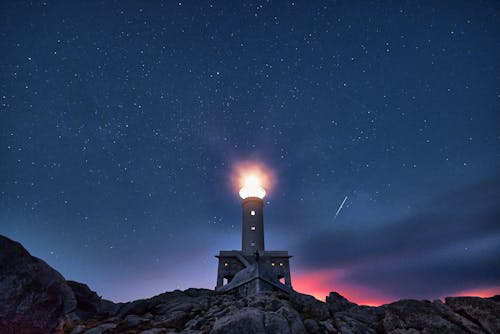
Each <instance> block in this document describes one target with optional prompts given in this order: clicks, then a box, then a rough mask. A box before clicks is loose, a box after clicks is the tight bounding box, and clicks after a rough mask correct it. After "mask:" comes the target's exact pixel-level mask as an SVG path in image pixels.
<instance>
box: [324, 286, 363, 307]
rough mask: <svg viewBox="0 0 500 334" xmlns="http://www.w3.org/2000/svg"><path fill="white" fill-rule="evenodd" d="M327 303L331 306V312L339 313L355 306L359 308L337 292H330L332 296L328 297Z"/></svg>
mask: <svg viewBox="0 0 500 334" xmlns="http://www.w3.org/2000/svg"><path fill="white" fill-rule="evenodd" d="M326 303H327V304H328V305H329V306H330V310H331V311H332V312H339V311H344V310H347V309H349V308H351V307H353V306H357V305H356V304H354V303H351V302H350V301H348V300H347V299H346V298H344V297H343V296H342V295H340V294H339V293H337V292H333V291H332V292H330V294H329V295H328V296H327V297H326Z"/></svg>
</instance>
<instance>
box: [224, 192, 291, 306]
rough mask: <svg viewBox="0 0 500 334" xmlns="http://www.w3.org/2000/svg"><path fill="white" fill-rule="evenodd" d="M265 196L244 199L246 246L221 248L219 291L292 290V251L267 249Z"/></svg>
mask: <svg viewBox="0 0 500 334" xmlns="http://www.w3.org/2000/svg"><path fill="white" fill-rule="evenodd" d="M263 205H264V203H263V200H262V198H259V197H247V198H244V199H243V203H242V208H243V210H242V211H243V219H242V250H230V251H220V252H219V255H217V256H216V257H217V258H218V259H219V267H218V270H217V285H216V287H215V290H217V291H236V292H238V294H240V295H242V296H247V295H251V294H255V293H259V292H263V291H278V290H279V291H284V292H287V293H290V292H292V291H293V290H292V282H291V277H290V263H289V259H290V258H291V256H290V255H288V251H266V250H264V221H263Z"/></svg>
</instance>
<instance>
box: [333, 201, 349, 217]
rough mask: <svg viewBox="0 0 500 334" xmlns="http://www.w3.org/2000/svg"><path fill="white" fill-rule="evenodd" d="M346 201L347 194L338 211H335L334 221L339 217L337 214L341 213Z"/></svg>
mask: <svg viewBox="0 0 500 334" xmlns="http://www.w3.org/2000/svg"><path fill="white" fill-rule="evenodd" d="M345 201H347V195H346V196H345V198H344V200H343V201H342V203H341V204H340V206H339V208H338V210H337V212H336V213H335V217H333V221H335V219H337V216H338V215H339V213H340V210H342V208H343V207H344V203H345Z"/></svg>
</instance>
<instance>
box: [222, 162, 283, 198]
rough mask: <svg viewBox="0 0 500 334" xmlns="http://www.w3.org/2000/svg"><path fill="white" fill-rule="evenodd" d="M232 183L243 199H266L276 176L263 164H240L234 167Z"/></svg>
mask: <svg viewBox="0 0 500 334" xmlns="http://www.w3.org/2000/svg"><path fill="white" fill-rule="evenodd" d="M231 181H232V184H233V186H234V188H235V189H236V190H237V191H238V192H239V195H240V197H241V198H243V199H244V198H247V197H259V198H264V196H265V195H266V193H267V192H268V191H269V190H270V189H271V187H272V185H273V184H274V174H273V172H272V171H271V170H270V169H268V168H266V167H265V166H264V165H262V164H259V163H255V162H240V163H237V164H236V165H235V166H234V167H233V172H232V176H231Z"/></svg>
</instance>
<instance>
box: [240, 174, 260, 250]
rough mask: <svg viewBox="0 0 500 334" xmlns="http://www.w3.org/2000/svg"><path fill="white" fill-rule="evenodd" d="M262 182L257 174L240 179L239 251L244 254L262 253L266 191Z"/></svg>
mask: <svg viewBox="0 0 500 334" xmlns="http://www.w3.org/2000/svg"><path fill="white" fill-rule="evenodd" d="M262 183H263V180H262V178H261V177H259V175H257V174H247V175H244V176H243V177H242V185H243V186H242V188H241V189H240V197H241V198H242V199H243V201H242V204H241V206H242V209H243V210H242V214H243V219H242V221H243V228H242V238H241V249H242V251H243V253H245V254H254V253H255V252H258V251H264V214H263V207H264V201H263V200H262V199H263V198H264V196H266V190H265V189H264V187H263V186H262Z"/></svg>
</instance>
